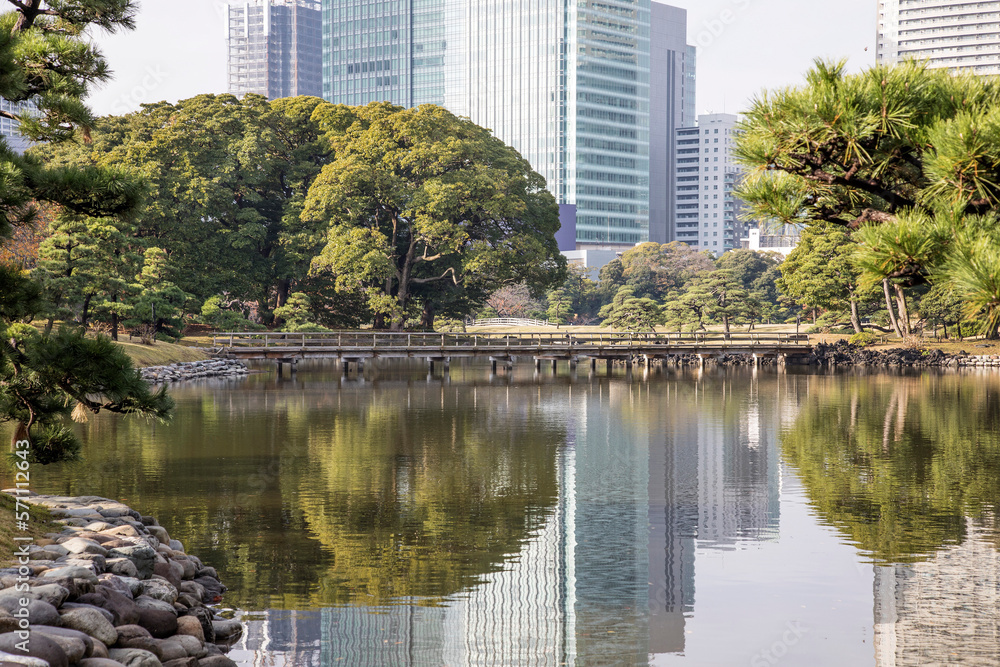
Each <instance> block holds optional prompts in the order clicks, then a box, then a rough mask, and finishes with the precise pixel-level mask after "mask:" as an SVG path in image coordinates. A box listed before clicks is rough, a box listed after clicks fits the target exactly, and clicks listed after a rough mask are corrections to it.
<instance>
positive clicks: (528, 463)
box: [33, 364, 1000, 667]
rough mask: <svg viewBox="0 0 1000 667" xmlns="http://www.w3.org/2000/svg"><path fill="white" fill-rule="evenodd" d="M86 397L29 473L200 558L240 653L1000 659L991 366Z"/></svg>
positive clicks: (998, 453) (408, 659)
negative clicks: (233, 612)
mask: <svg viewBox="0 0 1000 667" xmlns="http://www.w3.org/2000/svg"><path fill="white" fill-rule="evenodd" d="M173 394H174V396H175V397H176V399H177V402H178V410H177V417H176V419H175V421H174V422H173V423H172V424H171V425H169V426H166V427H164V426H161V425H150V424H147V423H145V422H142V421H125V422H122V421H119V420H115V419H97V420H94V421H93V422H92V423H90V424H88V425H86V426H84V427H81V429H82V433H83V435H84V437H85V439H86V445H85V453H86V456H87V461H86V462H84V463H82V464H76V465H74V466H52V467H49V468H47V469H43V470H38V471H37V474H36V475H33V481H34V482H35V488H36V490H38V491H43V492H53V493H66V494H98V495H104V496H108V497H112V498H120V499H122V500H123V501H125V502H127V503H129V504H130V505H132V506H133V507H136V508H138V509H140V510H141V511H143V512H144V513H148V514H153V515H156V516H158V517H159V518H160V520H161V522H162V523H163V524H164V525H166V526H167V528H168V529H169V531H170V533H171V535H172V536H173V537H175V538H177V539H180V540H181V541H183V542H184V544H185V546H186V548H187V549H188V550H189V551H191V552H193V553H196V554H198V555H199V556H201V558H202V559H203V560H205V561H206V562H208V563H210V564H212V565H215V566H216V567H217V568H218V569H219V571H220V573H221V575H222V578H223V580H224V582H225V583H226V584H227V585H228V586H229V587H230V589H231V591H230V593H228V594H227V604H229V605H231V606H233V607H238V608H240V609H241V610H244V613H243V618H244V620H245V621H246V622H247V624H248V628H249V633H248V635H247V636H246V637H245V639H244V641H243V642H242V643H241V644H240V645H239V646H237V647H236V648H235V649H234V651H233V653H232V654H231V655H232V657H234V658H236V659H237V660H238V661H240V662H241V663H242V664H246V665H304V666H305V665H338V664H344V665H365V666H377V665H386V666H395V665H434V666H438V665H496V666H507V665H510V666H516V665H560V664H569V665H574V664H575V665H647V664H653V665H678V666H684V667H689V666H693V665H751V666H753V667H757V666H763V665H777V664H780V665H783V666H785V665H789V666H791V665H803V666H824V665H830V666H838V667H839V666H842V665H878V666H879V667H891V666H897V665H898V666H902V665H931V664H935V665H936V664H962V665H977V666H982V665H1000V657H998V653H1000V557H998V545H1000V530H998V516H1000V515H998V513H997V508H998V504H1000V429H998V427H1000V374H992V373H984V374H977V373H972V372H969V373H961V374H942V375H933V374H927V375H900V374H895V375H890V374H860V373H858V374H840V375H833V374H810V373H808V372H805V371H803V372H795V371H793V370H789V372H788V373H781V374H778V372H777V371H774V370H761V371H758V372H754V371H752V370H742V369H741V370H715V369H710V370H706V371H705V372H703V373H700V372H698V371H695V370H692V371H675V370H665V371H663V372H660V373H654V374H652V375H650V376H649V377H643V374H642V373H641V372H640V373H636V374H635V375H634V376H629V377H626V376H625V375H616V376H615V377H613V378H611V379H609V378H606V377H603V374H598V376H597V377H594V378H590V377H588V375H587V372H586V370H585V369H581V372H580V375H579V377H577V378H570V377H569V375H568V374H567V371H565V370H564V369H562V368H560V375H559V376H558V377H555V378H553V377H552V376H551V373H549V372H546V373H543V374H542V375H541V376H539V377H537V378H536V377H535V376H533V374H532V369H531V368H530V366H529V365H527V364H525V365H524V366H522V367H520V368H518V369H517V371H516V372H515V373H514V374H513V376H507V377H505V376H501V377H499V378H494V379H492V380H490V379H489V375H488V369H487V368H484V367H482V366H456V367H453V368H452V373H451V379H450V380H449V381H445V380H444V379H442V378H441V377H440V376H439V377H436V378H432V379H428V378H427V376H426V375H425V372H424V371H423V370H422V369H417V368H409V369H408V368H406V367H401V366H395V367H386V368H382V369H379V370H377V372H376V375H375V376H374V377H371V376H370V377H369V378H368V379H367V380H364V381H358V380H357V379H355V378H351V379H349V380H347V381H341V380H340V378H339V376H338V375H336V374H335V373H334V372H333V368H332V367H328V368H324V367H322V366H314V367H307V368H304V369H303V371H301V372H300V373H299V374H298V375H297V377H295V378H294V379H290V378H285V379H283V380H282V379H278V378H276V377H275V375H274V374H273V373H271V374H261V375H256V376H253V377H251V378H250V379H249V380H246V381H219V382H205V383H200V384H188V385H185V386H180V387H176V388H174V390H173Z"/></svg>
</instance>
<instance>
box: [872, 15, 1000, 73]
mask: <svg viewBox="0 0 1000 667" xmlns="http://www.w3.org/2000/svg"><path fill="white" fill-rule="evenodd" d="M875 53H876V60H877V61H878V62H879V63H895V62H899V61H900V60H907V59H910V60H927V61H928V62H929V64H930V66H931V67H947V68H949V69H955V70H967V71H971V72H973V73H975V74H1000V1H996V0H990V1H979V2H942V0H879V3H878V40H877V45H876V52H875Z"/></svg>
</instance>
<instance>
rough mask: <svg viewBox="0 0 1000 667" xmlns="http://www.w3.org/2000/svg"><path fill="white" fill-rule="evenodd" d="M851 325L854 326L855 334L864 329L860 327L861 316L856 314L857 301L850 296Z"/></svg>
mask: <svg viewBox="0 0 1000 667" xmlns="http://www.w3.org/2000/svg"><path fill="white" fill-rule="evenodd" d="M851 326H852V327H854V333H856V334H859V333H861V332H862V331H864V329H863V328H862V327H861V316H860V315H859V314H858V302H857V301H855V300H854V298H853V297H851Z"/></svg>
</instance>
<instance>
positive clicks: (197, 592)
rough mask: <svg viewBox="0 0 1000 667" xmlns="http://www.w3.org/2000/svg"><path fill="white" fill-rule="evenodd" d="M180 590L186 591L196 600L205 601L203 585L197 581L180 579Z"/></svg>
mask: <svg viewBox="0 0 1000 667" xmlns="http://www.w3.org/2000/svg"><path fill="white" fill-rule="evenodd" d="M180 591H181V592H182V593H187V594H188V595H190V596H191V597H193V598H194V599H196V600H201V601H202V602H205V601H206V600H205V592H206V591H205V587H204V586H202V585H201V584H199V583H198V582H197V581H182V582H181V586H180Z"/></svg>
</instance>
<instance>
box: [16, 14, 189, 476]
mask: <svg viewBox="0 0 1000 667" xmlns="http://www.w3.org/2000/svg"><path fill="white" fill-rule="evenodd" d="M9 2H10V5H11V7H12V11H9V12H8V13H6V14H2V15H0V97H3V98H4V99H5V100H8V101H10V102H22V101H27V100H31V102H32V106H33V107H34V111H30V112H26V113H25V114H24V115H23V116H21V117H20V121H21V129H22V132H23V133H24V134H25V135H27V136H28V137H30V138H31V139H34V140H37V141H47V142H52V143H59V142H64V141H68V140H70V139H73V138H76V137H81V138H83V139H84V140H86V139H87V137H88V135H89V131H90V128H91V127H92V125H93V118H92V116H91V114H90V111H89V110H88V109H87V107H86V105H84V104H83V102H82V98H83V97H84V96H85V95H86V94H87V91H88V89H89V88H90V86H92V85H93V84H94V83H100V82H102V81H105V80H107V79H108V77H109V76H110V72H109V70H108V67H107V64H106V63H105V61H104V59H103V57H102V56H101V54H100V52H99V51H98V50H97V49H96V47H95V46H93V44H92V41H91V39H90V32H91V31H92V30H94V29H103V30H106V31H111V32H114V31H116V30H120V29H129V28H131V27H132V25H133V20H134V14H135V11H136V8H135V5H134V3H132V2H130V1H129V0H78V1H75V2H69V1H63V0H58V1H57V0H48V2H42V0H9ZM3 113H7V114H8V115H9V113H8V112H3ZM0 165H2V166H0V173H2V174H3V175H2V177H0V239H5V238H8V237H9V236H10V234H11V231H12V229H13V228H14V227H18V226H25V225H30V224H32V222H33V221H34V219H35V216H36V214H37V206H36V203H37V202H49V203H51V204H53V205H55V206H57V207H60V208H61V209H62V210H64V211H67V212H70V213H73V214H78V215H84V216H92V217H108V218H120V217H127V216H129V215H131V214H132V213H133V212H134V211H135V209H136V208H137V206H138V204H139V203H140V201H141V193H142V188H141V185H140V184H139V183H137V182H135V181H134V180H133V179H132V178H130V177H129V175H128V174H127V173H126V172H125V171H123V170H122V169H119V168H116V167H114V166H112V165H108V166H107V167H104V168H99V167H96V166H93V165H81V166H75V167H71V166H65V165H52V164H47V163H45V162H44V161H42V160H40V159H39V158H38V157H36V156H27V157H24V156H19V155H17V154H15V153H14V152H13V151H11V150H10V148H9V147H8V146H7V145H6V143H5V142H3V141H2V140H0ZM40 291H41V290H40V288H39V287H38V286H37V285H36V284H34V283H33V282H32V281H31V280H30V279H29V278H28V276H27V275H26V274H25V273H24V272H23V271H22V270H21V269H20V268H14V267H10V266H0V422H14V423H15V424H16V428H15V431H14V441H21V440H29V441H30V442H31V450H30V451H31V455H32V456H34V458H35V459H36V460H38V461H40V462H49V461H53V460H57V459H59V458H61V457H64V456H65V455H66V454H67V453H72V451H73V450H74V448H75V447H76V446H77V442H76V440H75V438H74V436H73V434H72V433H71V432H70V431H69V430H68V429H66V428H65V426H63V423H62V422H63V419H64V417H65V416H66V415H68V414H69V413H70V412H73V413H74V414H75V416H76V417H77V418H78V419H83V418H84V417H85V415H86V413H87V412H95V413H96V412H100V411H109V412H118V413H125V414H142V415H149V416H155V417H165V416H167V415H168V414H169V412H170V409H171V407H172V405H171V402H170V399H169V398H168V397H167V396H166V394H165V393H164V392H163V391H159V392H151V391H150V389H149V387H148V386H147V385H146V384H145V383H144V382H143V381H142V380H141V379H140V378H139V374H138V373H137V372H136V371H135V370H134V369H133V368H132V364H131V362H130V360H129V358H128V357H127V356H126V355H125V354H124V353H123V352H122V351H121V350H120V349H119V348H117V347H116V346H115V345H114V344H113V343H112V342H111V341H110V340H108V339H107V338H104V337H99V338H97V339H88V338H85V337H84V336H83V335H82V334H81V333H80V332H78V331H70V330H67V329H61V330H58V331H56V332H55V333H51V332H44V333H42V332H39V331H38V329H37V328H35V327H34V326H31V325H30V324H26V323H25V322H26V321H30V320H31V319H32V318H33V317H35V316H36V315H37V313H38V311H39V309H40V308H41V300H40V298H39V296H40ZM12 444H13V443H12Z"/></svg>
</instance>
